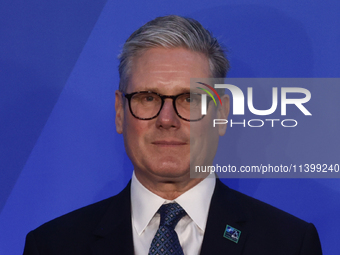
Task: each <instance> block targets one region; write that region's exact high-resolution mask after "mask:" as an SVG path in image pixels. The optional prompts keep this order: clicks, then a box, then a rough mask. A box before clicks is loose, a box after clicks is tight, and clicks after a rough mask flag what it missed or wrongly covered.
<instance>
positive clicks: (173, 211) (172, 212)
mask: <svg viewBox="0 0 340 255" xmlns="http://www.w3.org/2000/svg"><path fill="white" fill-rule="evenodd" d="M158 212H159V213H160V215H161V222H160V226H169V227H172V228H175V227H176V225H177V223H178V222H179V220H180V219H181V218H182V217H183V216H184V215H186V212H185V210H184V209H183V208H182V207H181V206H180V205H179V204H177V203H169V204H164V205H162V206H161V207H160V208H159V210H158Z"/></svg>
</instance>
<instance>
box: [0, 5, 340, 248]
mask: <svg viewBox="0 0 340 255" xmlns="http://www.w3.org/2000/svg"><path fill="white" fill-rule="evenodd" d="M339 13H340V2H339V1H336V0H328V1H327V0H326V1H321V0H317V1H303V0H295V1H293V0H287V1H270V0H259V1H256V4H255V3H254V1H250V0H237V1H236V0H229V1H222V0H214V1H207V0H204V1H185V2H184V1H180V0H173V1H155V0H151V1H124V2H123V1H111V0H109V1H107V0H97V1H85V0H83V1H79V0H75V1H66V0H59V1H42V0H31V1H23V0H20V1H19V0H12V1H10V0H3V1H2V2H1V8H0V38H1V39H0V104H1V107H0V254H21V253H22V250H23V246H24V239H25V235H26V234H27V232H28V231H30V230H32V229H34V228H36V227H37V226H39V225H41V224H42V223H44V222H46V221H48V220H50V219H53V218H55V217H57V216H60V215H62V214H64V213H67V212H69V211H72V210H74V209H77V208H79V207H82V206H84V205H87V204H90V203H93V202H96V201H98V200H101V199H104V198H106V197H109V196H111V195H114V194H116V193H118V192H119V191H120V190H121V189H122V188H123V187H124V186H125V185H126V183H127V182H128V181H129V179H130V177H131V173H132V165H131V163H130V162H129V159H128V158H127V156H126V155H125V152H124V149H123V140H122V137H121V136H120V135H117V134H116V132H115V125H114V116H115V112H114V91H115V89H116V88H117V87H118V72H117V65H118V61H117V55H118V54H119V50H120V49H121V46H122V45H123V43H124V41H125V40H126V39H127V37H128V36H129V35H130V34H131V33H132V32H133V31H134V30H135V29H137V28H138V27H140V26H141V25H143V24H144V23H145V22H147V21H149V20H151V19H153V18H155V17H157V16H162V15H166V14H179V15H184V16H189V17H193V18H195V19H197V20H199V21H200V22H201V23H202V24H203V25H204V26H205V27H207V28H208V29H210V30H211V31H212V32H213V33H214V35H215V36H217V37H218V38H219V39H220V41H221V42H223V44H224V45H226V46H227V48H228V49H229V59H230V62H231V66H232V69H231V71H230V73H229V77H322V78H326V77H339V70H340V62H339V59H340V47H339V45H340V31H339V27H340V17H339ZM336 96H337V95H334V100H335V98H336ZM323 100H325V101H326V100H328V99H327V98H324V99H323ZM319 103H320V104H323V102H322V101H320V102H319ZM334 107H339V104H338V103H334ZM335 109H336V108H335ZM331 111H332V108H330V112H329V116H330V117H331V118H333V119H338V118H339V116H338V115H336V114H332V112H331ZM335 124H337V125H338V124H339V123H338V122H337V123H335ZM335 124H334V123H333V122H332V127H329V126H327V125H325V126H324V129H323V135H325V134H326V135H327V138H328V139H329V140H333V141H338V140H339V138H338V133H337V132H336V130H338V129H336V128H335V127H334V125H335ZM319 125H320V124H319ZM329 130H330V131H329ZM307 133H308V134H309V135H311V136H312V137H311V138H310V139H311V140H313V139H314V137H318V136H319V135H320V130H319V129H317V130H316V131H315V132H314V133H313V129H311V130H308V132H307ZM229 137H230V143H233V142H235V143H237V142H238V140H236V139H233V137H232V136H229ZM248 138H249V139H252V136H248ZM254 139H255V140H254V141H255V142H256V141H257V140H256V138H254ZM248 142H250V144H255V143H251V140H250V141H249V140H248ZM278 142H280V141H278ZM337 144H339V143H337ZM237 146H238V150H237V151H238V152H237V153H239V155H244V154H245V153H248V154H249V159H251V158H252V157H254V156H253V155H252V154H251V153H250V152H251V151H249V148H246V147H245V148H244V149H245V150H243V149H242V146H245V145H242V144H238V145H237ZM240 146H241V147H240ZM253 147H254V146H253ZM279 147H280V146H279V143H278V147H277V149H278V151H280V150H279ZM301 147H302V148H303V146H299V147H297V148H295V147H290V148H289V149H290V150H291V151H290V153H291V154H297V155H298V154H301V155H302V156H303V157H304V159H305V160H309V161H312V160H313V158H311V157H309V156H308V155H309V150H313V147H310V145H309V144H308V145H306V147H307V150H306V151H302V150H301ZM253 149H254V150H255V149H256V146H255V147H254V148H253ZM270 149H271V150H272V151H275V148H270ZM294 150H295V151H294ZM332 151H333V148H332V147H329V148H328V149H325V150H323V153H324V154H325V155H328V154H330V155H332V154H331V153H332ZM236 156H237V154H236ZM335 160H339V157H338V156H337V157H334V161H335ZM283 163H284V162H283ZM286 163H290V162H286ZM306 163H312V162H306ZM315 163H322V162H315ZM334 163H339V162H334ZM223 181H224V182H225V183H227V184H228V185H229V186H230V187H232V188H235V189H237V190H239V191H241V192H244V193H246V194H249V195H251V196H253V197H256V198H258V199H261V200H263V201H265V202H268V203H270V204H272V205H274V206H277V207H279V208H281V209H283V210H285V211H287V212H289V213H292V214H293V215H296V216H298V217H300V218H302V219H304V220H306V221H310V222H313V223H314V224H315V225H316V227H317V229H318V231H319V234H320V238H321V243H322V246H323V250H324V254H338V253H339V246H340V245H339V244H338V238H339V236H340V217H339V215H340V205H339V201H340V179H239V180H237V179H229V180H228V179H224V180H223ZM268 217H270V216H268Z"/></svg>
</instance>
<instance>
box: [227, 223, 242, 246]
mask: <svg viewBox="0 0 340 255" xmlns="http://www.w3.org/2000/svg"><path fill="white" fill-rule="evenodd" d="M240 236H241V231H240V230H238V229H236V228H233V227H232V226H229V225H227V227H226V228H225V231H224V234H223V237H225V238H227V239H229V240H230V241H233V242H235V243H238V240H239V239H240Z"/></svg>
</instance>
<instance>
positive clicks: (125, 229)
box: [92, 183, 134, 255]
mask: <svg viewBox="0 0 340 255" xmlns="http://www.w3.org/2000/svg"><path fill="white" fill-rule="evenodd" d="M94 235H95V236H96V241H95V242H94V243H93V244H92V253H93V255H106V254H107V255H108V254H111V255H112V254H119V255H133V253H134V250H133V238H132V225H131V203H130V183H129V184H128V185H127V186H126V187H125V189H124V190H123V191H122V192H121V193H119V194H118V195H117V196H115V197H113V198H112V203H111V205H110V206H109V208H108V210H107V211H106V213H105V214H104V216H103V218H102V219H101V221H100V223H99V224H98V226H97V229H96V230H95V232H94Z"/></svg>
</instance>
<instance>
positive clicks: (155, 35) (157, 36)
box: [118, 15, 229, 92]
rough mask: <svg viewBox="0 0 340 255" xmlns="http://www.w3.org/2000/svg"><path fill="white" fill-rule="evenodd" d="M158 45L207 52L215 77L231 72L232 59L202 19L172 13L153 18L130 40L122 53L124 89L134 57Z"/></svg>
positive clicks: (120, 58) (121, 70)
mask: <svg viewBox="0 0 340 255" xmlns="http://www.w3.org/2000/svg"><path fill="white" fill-rule="evenodd" d="M155 47H164V48H177V47H183V48H186V49H188V50H191V51H194V52H199V53H203V54H204V55H205V56H207V58H208V60H209V65H210V72H211V76H212V77H214V78H225V77H226V75H227V72H228V69H229V61H228V60H227V58H226V56H225V51H224V49H223V48H222V47H221V45H220V44H219V43H218V41H217V39H216V38H214V37H213V36H212V34H211V33H210V32H209V31H208V30H206V29H205V28H204V27H203V26H202V25H201V24H200V23H199V22H198V21H196V20H194V19H191V18H184V17H180V16H177V15H169V16H164V17H158V18H156V19H154V20H151V21H149V22H148V23H146V24H145V25H144V26H142V27H140V28H139V29H137V30H136V31H135V32H133V33H132V35H131V36H130V37H129V38H128V39H127V40H126V42H125V44H124V46H123V49H122V52H121V54H120V55H119V56H118V58H119V60H120V63H119V76H120V82H119V90H120V91H122V92H126V86H127V83H128V77H129V75H130V70H131V63H132V60H133V58H135V57H137V56H140V55H141V54H142V53H144V52H145V51H146V50H148V49H151V48H155Z"/></svg>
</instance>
